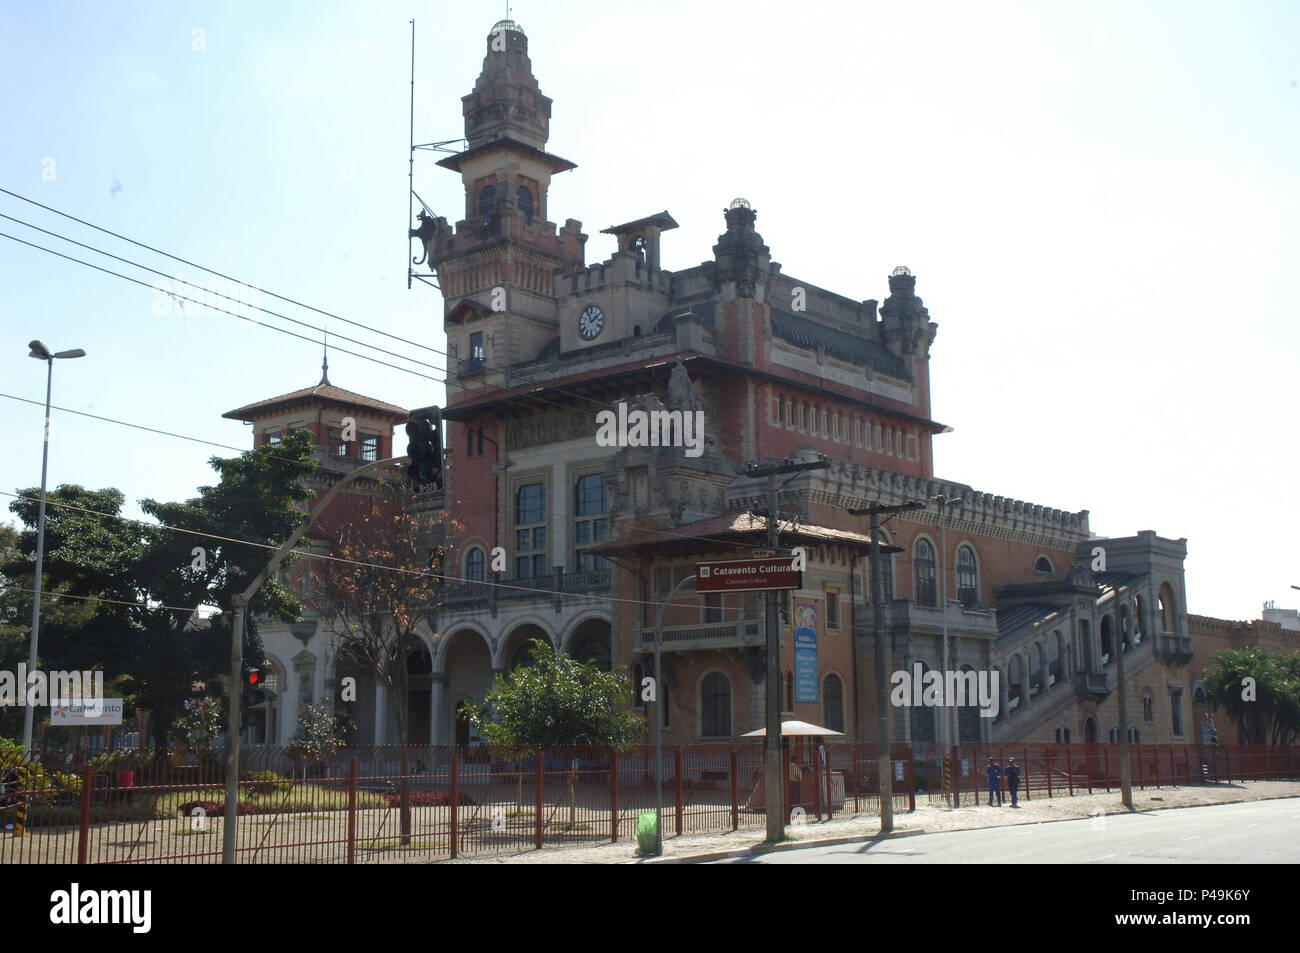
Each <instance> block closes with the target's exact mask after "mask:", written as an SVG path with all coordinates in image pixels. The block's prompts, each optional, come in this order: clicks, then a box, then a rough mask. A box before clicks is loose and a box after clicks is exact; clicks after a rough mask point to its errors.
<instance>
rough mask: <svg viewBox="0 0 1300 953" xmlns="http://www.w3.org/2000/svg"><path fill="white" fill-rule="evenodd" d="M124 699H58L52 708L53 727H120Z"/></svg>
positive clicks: (51, 719) (51, 720)
mask: <svg viewBox="0 0 1300 953" xmlns="http://www.w3.org/2000/svg"><path fill="white" fill-rule="evenodd" d="M121 723H122V699H120V698H85V699H82V698H71V699H56V700H55V701H54V703H53V704H52V705H51V706H50V724H51V725H120V724H121Z"/></svg>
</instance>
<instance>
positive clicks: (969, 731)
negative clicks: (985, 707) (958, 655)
mask: <svg viewBox="0 0 1300 953" xmlns="http://www.w3.org/2000/svg"><path fill="white" fill-rule="evenodd" d="M961 671H962V672H963V673H965V672H974V671H975V670H974V669H973V668H972V667H971V666H969V665H963V666H962V667H961ZM962 677H963V678H966V676H965V675H963V676H962ZM966 686H967V688H966V698H965V699H964V701H965V702H966V704H965V705H961V706H960V707H959V708H958V709H957V741H958V743H959V744H967V743H971V742H978V741H979V740H980V709H979V688H978V686H979V681H978V676H977V679H976V681H975V682H974V690H973V691H972V687H971V686H972V683H971V682H970V681H969V680H967V681H966Z"/></svg>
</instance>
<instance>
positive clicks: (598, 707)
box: [469, 639, 645, 753]
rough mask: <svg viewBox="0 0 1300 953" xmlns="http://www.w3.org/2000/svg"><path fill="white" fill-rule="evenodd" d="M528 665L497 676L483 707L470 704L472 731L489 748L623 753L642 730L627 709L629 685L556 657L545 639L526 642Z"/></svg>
mask: <svg viewBox="0 0 1300 953" xmlns="http://www.w3.org/2000/svg"><path fill="white" fill-rule="evenodd" d="M531 645H532V649H531V656H532V660H533V661H532V664H531V665H520V666H518V667H517V668H515V670H514V671H513V672H511V673H510V677H509V678H508V679H507V678H503V677H502V676H500V675H498V676H497V677H496V680H495V682H494V683H493V686H492V690H491V691H490V692H489V693H488V696H487V698H486V700H485V701H484V703H483V705H482V706H478V705H474V704H473V703H470V706H469V708H470V712H469V714H470V718H471V719H472V720H473V722H474V726H475V728H476V729H477V730H478V732H479V733H480V734H481V735H482V736H483V737H484V738H485V739H486V740H487V742H488V743H489V744H491V745H494V746H497V747H499V748H501V749H503V750H507V751H513V752H520V753H522V752H537V751H541V750H543V749H545V748H558V747H565V746H569V745H583V746H593V747H596V746H599V747H614V748H625V747H627V746H629V745H631V744H633V743H634V741H635V740H636V739H637V737H639V735H640V733H641V731H643V730H644V728H645V719H644V718H643V717H642V716H641V715H640V714H639V713H638V712H635V711H631V710H629V709H627V708H626V707H625V706H626V702H627V699H628V697H630V695H631V691H632V688H631V680H630V679H629V678H628V675H627V673H626V672H625V671H624V670H623V669H617V670H615V671H612V672H603V671H601V670H600V669H599V668H597V667H596V666H595V665H593V664H592V663H590V662H579V661H578V660H577V659H574V658H571V657H569V656H567V655H561V654H559V653H557V652H556V651H555V650H554V649H553V648H551V645H550V643H548V642H547V641H545V640H544V639H534V640H533V641H532V643H531Z"/></svg>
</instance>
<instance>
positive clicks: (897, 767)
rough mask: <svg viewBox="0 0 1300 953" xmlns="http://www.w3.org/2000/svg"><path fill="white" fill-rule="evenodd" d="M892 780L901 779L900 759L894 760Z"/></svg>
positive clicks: (901, 763) (901, 766) (901, 765)
mask: <svg viewBox="0 0 1300 953" xmlns="http://www.w3.org/2000/svg"><path fill="white" fill-rule="evenodd" d="M894 780H895V781H901V780H903V762H901V761H895V762H894Z"/></svg>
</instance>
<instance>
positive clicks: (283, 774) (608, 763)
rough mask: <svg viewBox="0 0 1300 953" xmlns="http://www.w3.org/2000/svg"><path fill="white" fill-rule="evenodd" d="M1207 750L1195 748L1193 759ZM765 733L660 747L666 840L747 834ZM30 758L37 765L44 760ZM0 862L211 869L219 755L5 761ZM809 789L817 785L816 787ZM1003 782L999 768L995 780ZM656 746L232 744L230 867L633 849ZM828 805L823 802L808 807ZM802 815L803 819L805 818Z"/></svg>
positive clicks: (1105, 777) (863, 800)
mask: <svg viewBox="0 0 1300 953" xmlns="http://www.w3.org/2000/svg"><path fill="white" fill-rule="evenodd" d="M1131 751H1132V761H1131V764H1132V772H1133V783H1134V785H1135V786H1136V787H1139V788H1144V787H1161V786H1163V787H1167V786H1170V785H1173V784H1180V785H1185V784H1188V783H1203V782H1209V781H1232V782H1235V781H1240V780H1254V779H1265V778H1268V779H1291V780H1295V779H1298V778H1300V748H1270V747H1267V746H1240V747H1237V746H1226V745H1225V746H1218V747H1215V748H1206V749H1199V748H1190V747H1186V746H1173V745H1133V746H1131ZM1202 751H1204V757H1203V756H1202ZM1118 753H1119V745H1096V744H1093V745H1084V744H1077V745H1042V744H1038V745H1020V744H1017V745H1000V746H999V745H962V746H960V747H958V748H957V749H955V752H954V760H953V763H952V767H953V772H952V774H953V782H954V786H955V788H956V790H957V793H958V797H959V799H960V801H961V802H962V803H973V802H976V801H977V800H978V799H979V798H981V797H983V798H985V799H987V796H988V784H987V782H986V780H985V778H986V775H985V773H984V766H985V764H986V762H987V759H988V758H990V757H992V758H995V759H996V760H997V761H998V763H999V764H1001V765H1004V766H1005V765H1006V764H1007V763H1008V761H1009V759H1010V758H1013V757H1014V758H1015V759H1016V761H1017V763H1018V764H1020V765H1021V770H1022V772H1023V773H1022V784H1021V791H1022V796H1024V797H1027V798H1037V797H1062V796H1070V795H1072V794H1086V793H1088V792H1089V791H1105V790H1113V789H1114V788H1115V787H1117V786H1118V783H1119V762H1118ZM826 756H827V762H828V763H829V766H830V770H832V771H835V772H839V773H841V774H842V775H843V777H844V787H845V803H844V805H843V807H842V808H841V809H840V811H839V813H842V814H848V815H855V814H869V815H872V814H877V813H878V812H879V797H878V795H877V793H876V792H877V790H878V777H879V769H880V766H879V760H878V751H877V748H876V746H875V745H869V744H863V745H849V744H829V745H827V746H826ZM891 760H892V762H893V772H892V773H893V777H894V781H893V792H894V795H893V796H894V810H895V811H899V812H902V811H907V810H913V809H915V806H916V794H917V793H918V791H919V792H921V793H926V794H929V795H931V797H932V798H933V797H934V796H935V795H936V794H938V793H939V792H941V790H942V787H941V782H940V779H941V774H942V768H941V762H940V761H939V752H938V750H937V749H936V748H935V747H934V746H932V745H931V746H917V747H916V748H915V749H913V748H911V747H909V746H906V745H893V746H892V747H891ZM762 763H763V746H762V744H761V743H753V744H733V745H693V746H687V747H665V749H664V751H663V777H664V794H663V798H664V836H665V837H672V836H674V835H681V834H697V833H709V832H724V831H731V830H739V829H754V830H759V829H762V828H763V827H764V826H765V817H764V814H763V812H762V811H759V810H747V809H746V806H745V805H746V803H747V802H748V801H749V800H750V795H751V794H752V793H753V792H754V789H755V786H756V785H757V784H758V781H759V777H760V773H761V771H762ZM38 766H39V767H38ZM0 781H2V782H3V783H2V785H0V864H12V863H72V862H77V863H109V864H112V863H217V862H219V861H220V860H221V847H222V827H223V825H224V823H225V822H224V817H223V814H224V802H225V784H224V778H223V766H222V763H221V761H220V755H219V754H218V755H215V756H201V757H200V756H194V755H189V756H184V755H179V754H176V753H168V752H161V753H160V752H154V751H140V750H128V751H117V752H110V753H108V754H104V755H101V756H99V757H96V758H92V759H90V760H88V761H82V762H81V763H75V762H73V761H71V759H70V756H68V755H66V754H65V753H63V752H42V753H40V754H39V755H38V757H37V758H35V759H32V760H23V761H11V762H9V763H3V762H0ZM816 787H817V788H818V790H819V791H820V785H817V786H816ZM1003 789H1004V791H1005V790H1006V788H1005V778H1004V780H1003ZM655 802H656V798H655V770H654V749H653V748H651V747H649V746H646V747H637V748H634V749H632V750H630V751H624V752H611V751H609V750H608V749H578V748H573V749H563V750H554V751H548V752H546V753H544V754H541V755H531V756H528V757H524V758H519V759H514V760H510V759H505V758H501V757H497V756H494V755H492V754H491V753H489V752H488V751H487V750H486V749H470V750H469V751H465V752H461V751H458V750H457V749H456V748H454V747H411V748H406V749H401V748H396V747H379V748H365V749H351V750H344V751H341V752H339V753H337V754H335V755H333V756H331V757H329V758H327V759H325V760H323V761H320V762H317V763H304V762H303V761H301V760H296V759H294V758H293V757H291V755H290V752H289V751H288V749H281V748H254V749H251V750H248V751H246V752H245V753H244V757H243V759H242V766H241V774H240V782H239V806H238V810H239V815H240V820H239V830H238V837H237V860H238V862H240V863H394V862H396V863H400V862H405V861H410V860H438V859H448V858H455V857H471V856H477V855H489V854H503V853H512V852H517V851H521V850H527V849H530V848H539V847H542V846H546V845H550V846H556V845H563V844H588V845H594V844H601V843H610V842H627V843H629V844H630V843H631V842H632V841H633V840H634V839H635V834H636V825H637V818H638V816H639V815H640V814H641V813H643V812H647V811H651V812H652V811H654V809H655ZM825 809H826V805H823V804H822V803H821V801H820V797H819V798H818V802H817V803H816V805H815V812H816V814H817V816H819V817H820V816H822V814H823V812H824V810H825ZM809 813H813V812H812V811H810V812H809Z"/></svg>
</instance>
